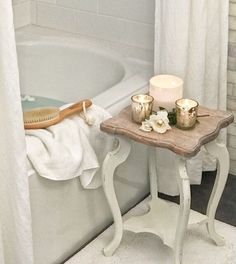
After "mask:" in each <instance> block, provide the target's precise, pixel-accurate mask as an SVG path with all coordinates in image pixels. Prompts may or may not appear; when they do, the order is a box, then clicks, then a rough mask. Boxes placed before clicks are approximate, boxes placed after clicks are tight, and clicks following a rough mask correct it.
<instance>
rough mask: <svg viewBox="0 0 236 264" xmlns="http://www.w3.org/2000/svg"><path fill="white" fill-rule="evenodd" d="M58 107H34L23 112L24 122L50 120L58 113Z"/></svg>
mask: <svg viewBox="0 0 236 264" xmlns="http://www.w3.org/2000/svg"><path fill="white" fill-rule="evenodd" d="M59 111H60V110H59V108H56V107H50V108H49V107H47V108H36V109H33V110H31V111H27V112H24V114H23V116H24V123H25V124H32V123H39V122H43V121H48V120H52V119H54V118H56V117H58V115H59Z"/></svg>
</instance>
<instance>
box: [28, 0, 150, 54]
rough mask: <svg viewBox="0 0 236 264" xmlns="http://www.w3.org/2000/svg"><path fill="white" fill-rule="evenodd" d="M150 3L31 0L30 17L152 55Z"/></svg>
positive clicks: (144, 1) (54, 26) (92, 0)
mask: <svg viewBox="0 0 236 264" xmlns="http://www.w3.org/2000/svg"><path fill="white" fill-rule="evenodd" d="M154 5H155V0H138V1H137V0H33V10H34V12H33V20H34V24H37V25H40V26H45V27H49V28H55V29H60V30H64V31H69V32H74V33H79V34H81V35H86V36H91V37H96V38H99V39H103V40H105V41H109V42H112V43H115V44H116V45H120V47H121V46H122V47H123V48H124V49H126V51H129V52H131V53H132V52H133V53H135V52H138V53H139V54H142V55H143V56H147V57H148V58H149V59H153V53H152V50H153V39H154V9H155V8H154Z"/></svg>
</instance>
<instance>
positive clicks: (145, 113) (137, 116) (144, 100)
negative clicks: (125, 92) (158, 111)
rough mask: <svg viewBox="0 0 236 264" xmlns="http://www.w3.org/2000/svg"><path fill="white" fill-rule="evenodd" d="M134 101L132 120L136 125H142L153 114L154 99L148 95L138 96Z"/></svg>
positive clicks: (132, 98) (134, 96) (133, 98)
mask: <svg viewBox="0 0 236 264" xmlns="http://www.w3.org/2000/svg"><path fill="white" fill-rule="evenodd" d="M131 100H132V119H133V121H134V122H136V123H142V122H143V121H145V119H148V118H149V117H150V115H151V114H152V106H153V100H154V98H153V97H152V96H150V95H146V94H136V95H133V96H132V97H131Z"/></svg>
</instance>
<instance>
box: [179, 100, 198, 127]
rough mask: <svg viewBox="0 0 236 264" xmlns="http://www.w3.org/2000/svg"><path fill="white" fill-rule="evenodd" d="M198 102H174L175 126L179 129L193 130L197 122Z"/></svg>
mask: <svg viewBox="0 0 236 264" xmlns="http://www.w3.org/2000/svg"><path fill="white" fill-rule="evenodd" d="M198 105H199V104H198V102H197V101H195V100H192V99H184V98H182V99H179V100H177V101H176V102H175V107H176V121H177V123H176V126H177V127H178V128H180V129H191V128H194V126H195V124H196V122H197V112H198Z"/></svg>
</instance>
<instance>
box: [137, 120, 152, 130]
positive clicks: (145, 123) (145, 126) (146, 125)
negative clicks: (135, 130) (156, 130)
mask: <svg viewBox="0 0 236 264" xmlns="http://www.w3.org/2000/svg"><path fill="white" fill-rule="evenodd" d="M139 129H140V130H142V131H145V132H151V131H152V127H151V125H150V124H149V121H148V120H146V121H143V122H142V126H141V127H140V128H139Z"/></svg>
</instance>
